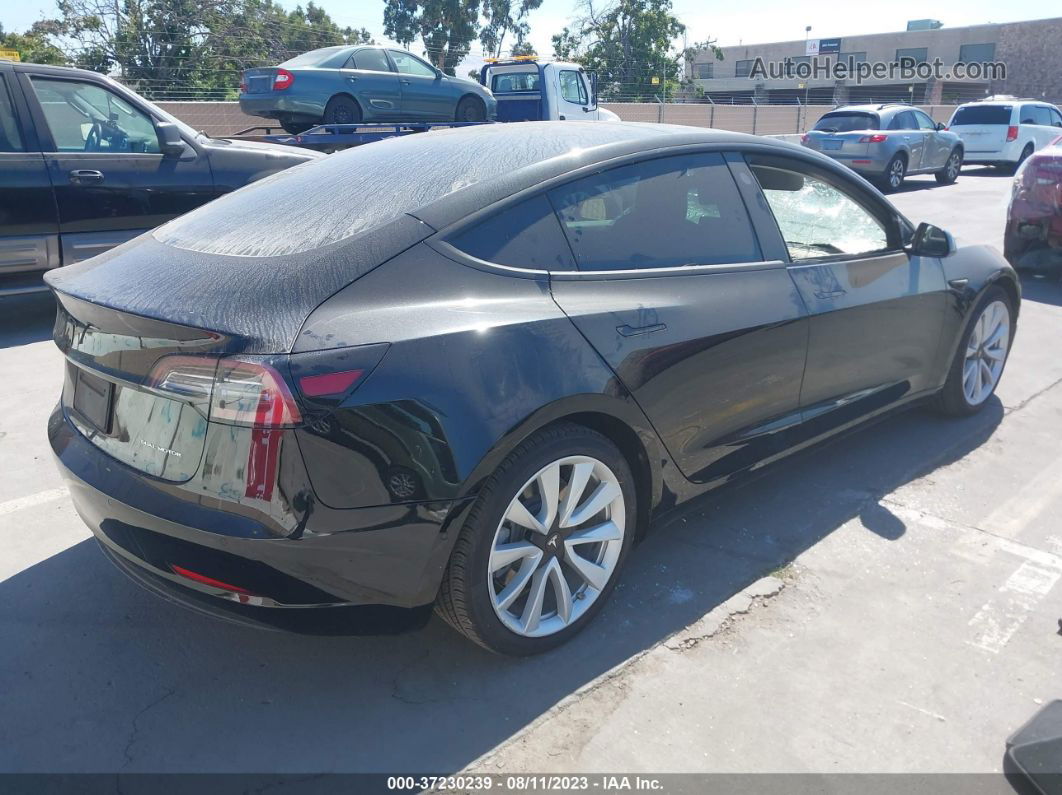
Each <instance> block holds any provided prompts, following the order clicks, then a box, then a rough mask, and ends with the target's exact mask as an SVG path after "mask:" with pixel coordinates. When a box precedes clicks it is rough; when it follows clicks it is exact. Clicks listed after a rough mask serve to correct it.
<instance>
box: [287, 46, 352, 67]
mask: <svg viewBox="0 0 1062 795" xmlns="http://www.w3.org/2000/svg"><path fill="white" fill-rule="evenodd" d="M345 49H346V47H345V46H342V45H340V46H339V47H322V48H321V49H319V50H310V51H309V52H304V53H303V54H302V55H296V56H295V57H294V58H292V59H290V60H287V61H284V63H282V64H280V65H281V66H285V67H287V68H289V69H290V68H291V67H293V66H314V65H316V64H319V63H321V61H323V60H324V59H325V58H328V57H330V56H332V55H335V54H336V53H337V52H339V51H340V50H345Z"/></svg>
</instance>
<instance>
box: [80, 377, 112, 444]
mask: <svg viewBox="0 0 1062 795" xmlns="http://www.w3.org/2000/svg"><path fill="white" fill-rule="evenodd" d="M74 373H75V380H74V399H73V401H72V406H73V408H74V411H76V412H77V413H78V414H79V415H81V417H82V418H83V419H84V420H85V421H86V422H88V423H89V424H90V425H91V426H92V427H94V428H95V429H96V430H99V431H102V432H103V433H110V432H111V405H112V404H113V402H114V384H112V383H111V382H110V381H105V380H104V379H102V378H100V377H99V376H95V375H93V374H92V373H88V372H85V371H84V370H82V369H81V368H74Z"/></svg>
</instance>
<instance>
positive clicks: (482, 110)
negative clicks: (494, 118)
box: [455, 97, 487, 121]
mask: <svg viewBox="0 0 1062 795" xmlns="http://www.w3.org/2000/svg"><path fill="white" fill-rule="evenodd" d="M455 119H456V120H457V121H486V120H487V108H486V106H485V105H484V104H483V101H482V100H481V99H478V98H476V97H462V98H461V101H460V102H458V103H457V113H456V114H455Z"/></svg>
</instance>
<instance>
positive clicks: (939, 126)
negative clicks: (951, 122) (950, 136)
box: [937, 121, 948, 132]
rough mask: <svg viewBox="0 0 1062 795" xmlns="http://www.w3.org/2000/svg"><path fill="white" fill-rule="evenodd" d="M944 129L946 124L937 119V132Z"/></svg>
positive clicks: (946, 126)
mask: <svg viewBox="0 0 1062 795" xmlns="http://www.w3.org/2000/svg"><path fill="white" fill-rule="evenodd" d="M946 129H948V125H946V124H945V123H944V122H942V121H938V122H937V132H944V130H946Z"/></svg>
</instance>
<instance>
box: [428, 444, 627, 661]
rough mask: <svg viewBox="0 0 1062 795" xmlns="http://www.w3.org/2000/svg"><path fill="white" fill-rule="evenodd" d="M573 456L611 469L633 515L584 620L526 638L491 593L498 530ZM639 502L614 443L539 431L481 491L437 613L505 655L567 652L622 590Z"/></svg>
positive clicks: (450, 566) (444, 583)
mask: <svg viewBox="0 0 1062 795" xmlns="http://www.w3.org/2000/svg"><path fill="white" fill-rule="evenodd" d="M571 455H586V456H590V457H593V458H595V459H597V460H598V461H600V462H602V463H603V464H605V465H606V466H607V467H609V468H610V469H611V470H612V472H613V473H614V474H615V476H616V478H617V480H618V481H619V485H620V488H621V491H622V493H623V499H624V513H625V530H624V535H623V541H622V548H621V551H620V554H619V558H618V560H617V562H616V564H615V568H614V569H613V571H612V575H611V579H610V580H609V581H608V583H607V584H606V585H605V587H604V588H603V589H602V590H601V592H600V595H599V596H598V597H597V599H596V600H595V601H594V602H593V603H592V604H591V605H590V607H589V608H587V609H586V612H585V613H583V615H582V616H580V617H579V618H577V619H575V620H574V621H573V622H572V623H571V624H570V625H568V626H567V627H565V628H564V629H562V630H560V631H559V632H556V633H554V634H551V635H546V636H543V637H528V636H525V635H520V634H518V633H516V632H514V631H512V630H510V629H509V628H508V627H506V626H505V625H504V624H503V623H502V621H501V619H500V618H499V617H498V615H497V614H496V613H495V610H494V606H493V604H492V602H491V595H490V594H489V593H488V589H489V588H490V587H491V586H490V584H489V579H488V576H487V571H488V568H489V559H490V553H491V549H492V546H493V543H494V537H495V532H496V531H497V529H498V527H499V525H500V524H501V522H502V517H503V516H504V515H505V512H506V511H507V509H508V507H509V503H510V501H511V500H512V499H513V497H514V496H516V495H517V493H518V491H519V490H520V489H521V488H522V487H523V485H524V484H525V483H527V481H528V480H529V479H530V478H532V477H533V476H534V475H535V473H537V472H538V471H539V470H540V469H542V468H543V467H545V466H547V465H548V464H549V463H550V462H553V461H558V460H560V459H561V458H564V457H566V456H571ZM635 502H636V495H635V488H634V479H633V476H632V475H631V470H630V466H629V464H628V463H627V460H626V458H625V457H624V456H623V454H622V453H621V452H620V451H619V450H618V449H617V448H616V446H615V445H614V444H613V443H612V442H611V441H609V440H608V439H607V438H606V437H604V436H602V435H601V434H600V433H597V432H596V431H593V430H591V429H589V428H586V427H584V426H582V425H575V424H572V423H560V424H557V425H553V426H550V427H548V428H544V429H543V430H541V431H538V432H537V433H535V434H533V435H531V436H530V437H528V438H527V439H525V440H524V441H523V442H521V443H520V445H519V446H517V448H516V449H515V450H513V452H512V453H510V454H509V455H508V456H507V457H506V458H505V460H504V461H502V463H501V465H500V466H499V467H498V469H497V470H496V471H495V472H494V474H492V475H491V476H490V477H489V478H487V480H486V482H485V483H484V484H483V486H482V488H481V489H480V492H479V495H478V496H477V497H476V502H475V504H474V505H473V507H472V510H471V511H470V512H469V515H468V519H467V521H466V522H465V525H464V527H463V528H462V529H461V532H460V534H459V535H458V538H457V541H456V543H455V544H454V549H453V552H452V553H451V555H450V561H449V563H448V564H447V567H446V572H445V573H444V574H443V579H442V585H441V586H440V589H439V596H438V599H437V600H436V604H435V610H436V612H437V613H438V614H439V615H440V616H441V617H442V618H443V620H444V621H446V622H447V623H448V624H449V625H450V626H452V627H453V628H454V629H456V630H457V631H458V632H460V633H461V634H462V635H464V636H465V637H467V638H469V639H470V640H472V641H474V642H475V643H478V644H479V645H480V646H482V647H483V648H485V649H488V650H489V651H492V652H495V653H497V654H505V655H512V656H526V655H530V654H538V653H540V652H544V651H547V650H549V649H551V648H554V647H555V646H559V645H560V644H562V643H564V642H565V641H567V640H568V639H570V638H571V637H572V636H573V635H575V634H576V633H578V632H579V631H581V630H582V629H583V628H584V627H585V626H586V625H587V624H588V623H590V621H592V620H593V618H594V616H595V615H597V613H598V611H599V610H600V609H601V608H602V606H603V605H604V604H605V602H606V601H607V599H608V597H609V595H610V593H611V592H612V589H613V587H615V584H616V581H617V579H618V578H619V574H620V571H621V570H622V568H623V563H624V561H625V560H626V556H627V553H628V552H629V551H630V547H631V543H632V540H633V539H634V536H635V531H636V528H635V521H636V517H637V506H636V504H635Z"/></svg>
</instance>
